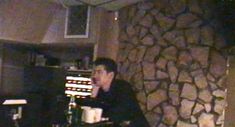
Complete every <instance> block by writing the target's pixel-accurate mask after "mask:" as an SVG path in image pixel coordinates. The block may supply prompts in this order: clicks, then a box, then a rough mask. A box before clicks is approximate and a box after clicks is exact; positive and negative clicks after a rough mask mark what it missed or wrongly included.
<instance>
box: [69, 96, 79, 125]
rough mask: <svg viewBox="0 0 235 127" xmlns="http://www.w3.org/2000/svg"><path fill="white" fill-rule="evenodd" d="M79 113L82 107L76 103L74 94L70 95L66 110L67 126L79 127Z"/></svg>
mask: <svg viewBox="0 0 235 127" xmlns="http://www.w3.org/2000/svg"><path fill="white" fill-rule="evenodd" d="M81 114H82V109H81V107H80V106H78V105H77V104H76V102H75V96H71V97H70V102H69V105H68V112H67V120H68V127H79V124H80V123H81Z"/></svg>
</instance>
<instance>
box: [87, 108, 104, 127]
mask: <svg viewBox="0 0 235 127" xmlns="http://www.w3.org/2000/svg"><path fill="white" fill-rule="evenodd" d="M82 109H83V112H82V121H83V122H86V123H95V122H100V121H101V118H102V112H103V109H102V108H91V107H89V106H82Z"/></svg>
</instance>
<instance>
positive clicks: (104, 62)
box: [92, 58, 117, 89]
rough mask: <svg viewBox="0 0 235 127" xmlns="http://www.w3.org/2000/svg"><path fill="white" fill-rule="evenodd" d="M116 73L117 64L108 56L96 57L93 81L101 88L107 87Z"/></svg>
mask: <svg viewBox="0 0 235 127" xmlns="http://www.w3.org/2000/svg"><path fill="white" fill-rule="evenodd" d="M116 73H117V64H116V62H115V61H114V60H112V59H110V58H97V59H96V60H95V62H94V70H93V74H92V78H93V80H94V81H93V82H94V84H95V85H96V86H99V87H102V88H103V89H105V88H109V86H110V84H111V82H112V80H113V79H114V78H115V76H116Z"/></svg>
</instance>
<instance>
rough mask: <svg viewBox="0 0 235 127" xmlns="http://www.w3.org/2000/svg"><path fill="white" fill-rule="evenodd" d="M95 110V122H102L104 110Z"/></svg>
mask: <svg viewBox="0 0 235 127" xmlns="http://www.w3.org/2000/svg"><path fill="white" fill-rule="evenodd" d="M93 110H95V118H94V120H95V122H100V121H101V118H102V112H103V109H102V108H93Z"/></svg>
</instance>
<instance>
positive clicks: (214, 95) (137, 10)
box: [117, 0, 227, 127]
mask: <svg viewBox="0 0 235 127" xmlns="http://www.w3.org/2000/svg"><path fill="white" fill-rule="evenodd" d="M209 5H210V6H209ZM211 5H213V4H212V3H209V2H206V1H200V0H188V1H187V0H157V1H148V2H140V3H138V4H136V5H133V6H130V7H127V8H125V9H122V10H121V11H120V37H119V41H120V46H119V53H118V59H117V61H118V63H119V67H120V68H119V70H120V77H121V78H123V79H125V80H127V81H129V82H130V83H132V85H133V88H134V90H135V91H136V92H137V98H138V100H139V102H140V105H141V108H142V110H143V112H144V113H145V116H146V118H147V119H148V121H149V123H150V124H151V126H152V127H155V126H158V127H168V126H170V127H220V126H222V124H223V116H224V115H223V113H224V108H225V106H226V101H225V98H226V91H225V80H226V70H227V69H226V57H225V54H223V52H222V50H221V49H223V47H224V46H225V41H224V39H223V38H222V37H221V35H220V34H219V33H218V31H219V30H218V29H217V25H216V21H215V20H214V19H213V13H212V12H213V11H212V9H213V6H211Z"/></svg>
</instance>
